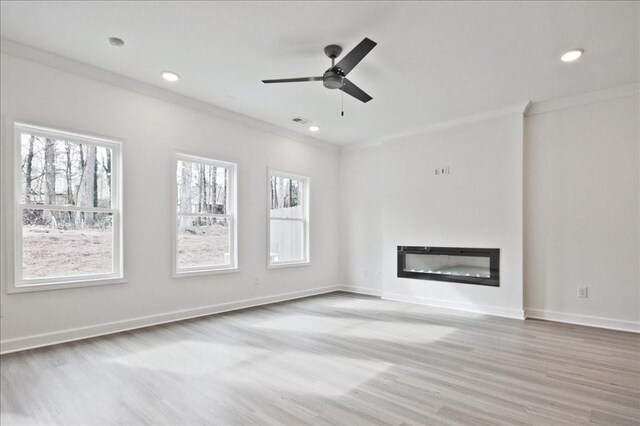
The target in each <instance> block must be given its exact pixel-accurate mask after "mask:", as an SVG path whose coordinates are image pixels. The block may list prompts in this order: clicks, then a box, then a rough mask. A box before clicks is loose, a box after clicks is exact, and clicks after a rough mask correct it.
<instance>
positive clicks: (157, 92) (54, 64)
mask: <svg viewBox="0 0 640 426" xmlns="http://www.w3.org/2000/svg"><path fill="white" fill-rule="evenodd" d="M0 52H2V53H3V54H6V55H10V56H15V57H17V58H20V59H25V60H27V61H31V62H35V63H38V64H41V65H45V66H48V67H51V68H56V69H58V70H62V71H66V72H69V73H72V74H76V75H79V76H81V77H85V78H89V79H92V80H96V81H99V82H102V83H106V84H110V85H112V86H116V87H119V88H121V89H125V90H130V91H132V92H137V93H140V94H143V95H146V96H149V97H152V98H155V99H158V100H160V101H164V102H169V103H172V104H176V105H179V106H181V107H184V108H188V109H191V110H194V111H197V112H201V113H204V114H207V115H210V116H213V117H216V118H220V119H223V120H227V121H232V122H234V123H237V124H241V125H243V126H247V127H251V128H253V129H257V130H260V131H263V132H266V133H270V134H272V135H276V136H280V137H283V138H286V139H289V140H291V141H295V142H301V143H304V144H307V145H312V146H315V147H317V148H322V149H327V150H329V151H333V152H338V151H339V150H340V148H339V147H338V146H337V145H334V144H332V143H330V142H327V141H324V140H321V139H317V138H313V137H310V136H305V135H302V134H299V133H296V132H293V131H291V130H288V129H285V128H282V127H279V126H276V125H273V124H270V123H267V122H264V121H261V120H258V119H255V118H251V117H248V116H246V115H243V114H239V113H237V112H233V111H230V110H227V109H224V108H221V107H218V106H215V105H213V104H210V103H207V102H204V101H200V100H197V99H194V98H191V97H189V96H184V95H180V94H178V93H175V92H171V91H169V90H166V89H163V88H160V87H156V86H153V85H151V84H148V83H143V82H141V81H138V80H134V79H132V78H129V77H125V76H123V75H120V74H115V73H112V72H110V71H107V70H104V69H102V68H97V67H94V66H92V65H88V64H85V63H82V62H78V61H75V60H73V59H69V58H65V57H62V56H58V55H55V54H53V53H49V52H46V51H44V50H39V49H36V48H34V47H30V46H27V45H24V44H21V43H16V42H14V41H10V40H7V39H0Z"/></svg>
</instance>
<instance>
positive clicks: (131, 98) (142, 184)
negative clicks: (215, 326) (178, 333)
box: [0, 54, 340, 351]
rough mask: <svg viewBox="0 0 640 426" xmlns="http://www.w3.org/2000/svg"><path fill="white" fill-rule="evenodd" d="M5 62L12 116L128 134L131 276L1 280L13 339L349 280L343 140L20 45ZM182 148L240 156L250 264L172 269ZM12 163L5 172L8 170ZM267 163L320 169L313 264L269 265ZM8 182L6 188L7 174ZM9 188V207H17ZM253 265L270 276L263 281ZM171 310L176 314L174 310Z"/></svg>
mask: <svg viewBox="0 0 640 426" xmlns="http://www.w3.org/2000/svg"><path fill="white" fill-rule="evenodd" d="M1 64H2V72H1V105H2V111H1V113H2V116H3V118H4V117H6V116H13V117H16V118H20V119H22V120H29V121H33V122H35V123H43V124H48V125H51V126H55V127H58V128H61V129H71V130H75V131H82V132H86V133H90V134H92V133H94V134H100V135H105V136H111V137H115V138H119V139H124V140H125V142H124V145H123V151H124V256H125V276H126V279H127V280H128V281H129V282H128V283H127V284H120V285H109V286H97V287H90V288H80V289H67V290H54V291H45V292H35V293H21V294H7V293H6V289H5V288H3V289H2V294H1V296H2V314H3V318H2V321H1V328H0V333H1V335H2V348H3V350H5V351H7V350H11V349H15V348H18V347H24V346H28V345H33V344H41V343H46V342H48V341H54V340H59V339H63V338H73V337H80V336H84V335H88V334H92V333H98V332H105V331H111V330H113V329H118V328H125V327H130V326H136V325H142V324H145V323H149V322H153V321H160V320H164V319H170V318H178V317H181V316H188V315H190V314H198V313H206V312H209V311H211V310H212V309H208V308H203V307H207V306H211V305H220V304H226V305H223V307H222V308H219V309H223V308H224V309H227V308H231V307H235V306H242V305H243V303H244V304H247V303H254V302H260V301H265V300H272V299H273V300H275V299H278V298H279V297H280V296H279V295H284V296H287V295H289V296H291V295H301V294H308V293H313V292H315V291H322V290H323V289H325V291H326V288H333V287H331V286H335V285H336V284H339V281H340V280H339V266H338V264H339V261H338V253H337V250H336V248H337V247H338V246H339V240H338V231H339V230H338V226H337V224H338V222H339V215H338V210H337V208H336V205H337V197H338V196H337V194H338V176H339V154H338V153H337V152H336V151H335V150H332V149H329V148H327V149H322V148H319V147H315V146H311V145H307V144H302V143H299V142H293V141H291V140H288V139H285V138H283V137H280V136H276V135H274V134H271V133H267V132H264V131H260V130H256V129H255V128H251V127H247V126H244V125H241V124H236V123H233V122H230V121H228V120H222V119H220V118H216V117H214V116H212V115H207V114H203V113H200V112H196V111H194V110H191V109H187V108H184V107H181V106H178V105H176V104H172V103H168V102H163V101H160V100H158V99H155V98H152V97H149V96H145V95H143V94H140V93H136V92H133V91H129V90H125V89H122V88H119V87H116V86H112V85H109V84H105V83H101V82H98V81H95V80H92V79H88V78H85V77H80V76H78V75H75V74H71V73H69V72H65V71H60V70H58V69H54V68H50V67H47V66H44V65H40V64H36V63H34V62H29V61H26V60H23V59H18V58H16V57H14V56H9V55H6V54H3V55H2V58H1ZM5 127H6V126H5ZM7 133H8V132H7V129H6V128H3V133H2V144H3V145H4V144H7V143H12V140H11V138H10V137H7ZM176 149H177V150H182V151H186V152H191V153H195V154H199V155H203V156H210V157H213V158H216V159H220V160H227V161H234V162H237V164H238V210H239V216H238V220H239V224H238V229H239V266H240V268H241V272H239V273H232V274H221V275H212V276H203V277H189V278H179V279H172V278H171V243H172V241H171V219H172V212H173V206H172V201H171V198H172V188H171V185H172V184H173V183H174V182H175V177H174V170H173V156H174V152H175V150H176ZM3 160H4V166H6V164H7V161H6V159H3ZM4 166H3V173H8V172H9V170H8V169H7V168H6V167H4ZM267 167H273V168H275V169H278V170H286V171H291V172H295V173H299V174H301V175H305V176H309V177H310V178H311V182H312V189H311V211H310V216H311V221H312V223H311V231H310V232H311V235H310V241H311V250H310V251H311V262H312V264H311V266H303V267H297V268H284V269H275V270H267V268H266V265H267V242H266V235H267V229H266V227H267V223H268V222H267V211H266V209H267V203H266V201H267V193H266V188H267V185H266V183H265V182H266V181H265V179H267ZM5 178H6V175H5ZM3 185H5V186H3V189H2V193H3V196H4V194H6V192H7V191H6V189H7V187H6V185H8V180H7V179H3ZM6 198H7V197H5V198H4V199H3V200H2V209H1V211H2V216H3V218H4V216H5V213H6V211H7V209H10V208H11V202H10V200H8V199H6ZM3 257H4V256H3ZM3 262H4V259H3ZM5 267H6V264H5V263H3V270H4V269H5ZM255 275H257V276H259V277H260V279H261V280H262V284H260V285H257V286H256V285H254V284H253V277H254V276H255ZM5 285H6V283H5V282H4V280H3V287H4V286H5ZM328 286H329V287H328ZM318 289H320V290H318ZM284 296H282V297H284ZM256 298H257V299H258V300H253V299H256ZM249 299H251V300H249ZM247 300H249V301H248V302H247ZM196 308H203V309H196ZM216 309H218V308H216ZM175 311H182V312H175ZM168 312H173V313H172V314H170V315H164V314H166V313H168ZM141 317H145V318H141ZM132 319H134V320H132ZM118 321H121V322H120V323H118ZM114 322H115V323H114ZM101 324H102V325H103V326H99V327H94V326H97V325H101ZM104 324H108V326H104ZM65 330H66V331H65ZM49 333H53V334H49Z"/></svg>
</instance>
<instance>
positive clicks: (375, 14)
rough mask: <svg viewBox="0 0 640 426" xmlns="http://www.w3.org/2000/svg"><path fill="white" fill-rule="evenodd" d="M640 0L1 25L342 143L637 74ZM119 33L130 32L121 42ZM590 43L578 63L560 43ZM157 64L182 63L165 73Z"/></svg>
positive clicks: (62, 50)
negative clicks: (344, 76)
mask: <svg viewBox="0 0 640 426" xmlns="http://www.w3.org/2000/svg"><path fill="white" fill-rule="evenodd" d="M639 28H640V3H638V2H620V3H618V2H612V1H608V2H575V1H568V2H526V3H525V2H483V3H481V2H422V3H421V2H406V3H403V2H399V1H393V2H319V1H318V2H215V3H214V2H167V1H163V2H151V1H143V2H54V1H45V2H27V1H20V2H8V1H3V2H2V3H1V35H2V37H3V38H5V39H8V40H12V41H16V42H19V43H23V44H26V45H30V46H33V47H36V48H39V49H42V50H46V51H50V52H52V53H55V54H58V55H60V56H65V57H68V58H71V59H74V60H76V61H80V62H84V63H87V64H90V65H93V66H96V67H99V68H103V69H106V70H109V71H112V72H115V73H117V74H121V75H124V76H127V77H130V78H133V79H136V80H140V81H143V82H146V83H150V84H153V85H156V86H160V87H164V88H166V89H168V90H171V91H175V92H177V93H180V94H182V95H186V96H189V97H192V98H196V99H198V100H201V101H205V102H208V103H211V104H214V105H216V106H219V107H223V108H226V109H229V110H232V111H235V112H238V113H241V114H244V115H247V116H249V117H253V118H257V119H259V120H262V121H266V122H269V123H272V124H275V125H277V126H280V127H284V128H288V129H290V130H294V131H297V132H301V133H305V134H308V131H307V129H306V126H301V125H299V124H295V123H292V122H291V121H290V120H291V118H292V117H294V116H302V117H305V118H308V119H310V120H312V121H313V122H314V123H317V124H318V125H319V126H320V127H321V131H320V132H319V133H318V134H314V135H313V136H314V137H316V138H318V139H322V140H324V141H328V142H331V143H334V144H339V145H345V144H353V143H362V142H372V141H375V140H379V139H386V138H389V137H392V136H393V135H398V134H405V133H411V132H413V131H416V130H418V129H420V128H424V127H427V126H429V125H431V124H435V123H439V122H442V121H446V120H452V119H456V118H459V117H462V116H466V115H471V114H476V113H479V112H482V111H487V110H492V109H499V108H504V107H507V106H511V105H513V104H516V103H519V102H523V101H527V100H532V101H534V102H535V101H541V100H548V99H555V98H561V97H566V96H571V95H576V94H580V93H585V92H590V91H596V90H602V89H607V88H611V87H617V86H622V85H628V84H636V83H638V81H639V74H640V71H639V63H640V57H639V50H640V32H639V31H640V30H639ZM110 36H117V37H120V38H122V39H124V40H125V43H126V45H125V46H124V47H123V48H115V47H112V46H111V45H110V44H109V43H108V38H109V37H110ZM364 37H369V38H371V39H373V40H374V41H376V42H378V46H377V47H376V48H375V49H373V51H372V52H371V53H370V54H369V55H368V56H367V57H366V58H365V59H364V60H363V61H362V62H361V63H360V65H358V67H357V68H356V69H355V70H354V71H353V72H352V73H351V74H350V75H349V78H350V79H351V80H352V81H353V82H354V83H356V84H357V85H358V86H360V87H361V88H362V89H363V90H365V91H366V92H368V93H369V94H370V95H371V96H373V100H372V101H371V102H369V103H367V104H362V103H360V102H359V101H356V100H355V99H352V98H350V97H349V96H346V95H345V97H344V108H345V116H344V117H341V116H340V109H341V107H340V103H341V96H340V95H341V93H342V92H340V91H336V90H334V91H332V90H328V89H325V88H324V87H323V86H322V83H320V82H309V83H295V84H282V85H264V84H262V83H261V82H260V80H261V79H268V78H285V77H303V76H313V75H321V74H322V73H323V72H324V71H325V70H326V69H327V68H328V67H329V64H330V62H329V59H328V58H327V57H326V56H324V53H323V48H324V46H325V45H327V44H331V43H337V44H340V45H342V46H343V47H344V49H345V52H346V51H349V50H350V49H351V48H353V47H354V46H355V45H356V44H357V43H358V42H359V41H360V40H362V39H363V38H364ZM573 47H583V48H584V49H585V51H586V53H585V55H584V56H583V58H582V59H580V60H579V61H578V62H577V63H572V64H564V63H562V62H560V60H559V57H560V55H561V54H562V53H563V52H564V51H566V50H568V49H570V48H573ZM162 70H172V71H176V72H177V73H179V74H180V75H181V76H182V79H181V80H180V81H179V82H177V83H173V84H171V83H167V82H164V81H163V80H162V79H161V78H160V72H161V71H162Z"/></svg>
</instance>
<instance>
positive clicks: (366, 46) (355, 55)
mask: <svg viewBox="0 0 640 426" xmlns="http://www.w3.org/2000/svg"><path fill="white" fill-rule="evenodd" d="M377 44H378V43H376V42H375V41H373V40H370V39H368V38H367V37H365V38H364V40H362V41H361V42H360V44H358V45H357V46H356V47H354V48H353V50H352V51H351V52H349V53H347V55H346V56H345V57H344V58H342V60H340V62H338V63H337V64H336V65H335V66H334V67H333V68H332V70H334V71H337V72H338V73H339V74H342V75H347V74H349V73H350V72H351V70H352V69H354V68H355V66H356V65H358V63H359V62H360V61H361V60H362V58H364V57H365V56H367V54H368V53H369V52H371V49H373V48H374V47H376V45H377Z"/></svg>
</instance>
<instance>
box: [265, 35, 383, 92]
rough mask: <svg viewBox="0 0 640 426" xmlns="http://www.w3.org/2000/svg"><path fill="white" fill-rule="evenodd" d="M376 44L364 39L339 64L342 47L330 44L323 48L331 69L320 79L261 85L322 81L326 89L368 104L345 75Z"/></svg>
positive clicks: (306, 78)
mask: <svg viewBox="0 0 640 426" xmlns="http://www.w3.org/2000/svg"><path fill="white" fill-rule="evenodd" d="M376 44H377V43H376V42H375V41H373V40H371V39H369V38H366V37H365V39H364V40H362V41H361V42H360V43H359V44H358V45H357V46H356V47H354V48H353V50H351V51H350V52H349V53H347V54H346V56H345V57H344V58H342V60H340V62H338V63H337V64H336V63H335V61H336V58H337V57H338V56H340V54H341V53H342V47H340V46H338V45H336V44H330V45H328V46H327V47H325V48H324V53H325V55H327V56H328V57H329V58H330V59H331V68H329V69H328V70H327V71H325V73H324V74H323V75H322V77H300V78H284V79H277V80H262V82H263V83H297V82H303V81H322V84H323V85H324V87H326V88H327V89H332V90H334V89H340V90H342V91H343V92H344V93H346V94H347V95H350V96H353V97H354V98H356V99H358V100H360V101H362V102H369V101H370V100H371V99H373V98H372V97H371V96H369V95H368V94H367V93H366V92H365V91H364V90H362V89H360V88H359V87H358V86H356V85H355V84H353V83H352V82H351V81H350V80H349V79H348V78H347V74H349V73H350V72H351V70H353V69H354V68H355V66H356V65H358V64H359V63H360V61H361V60H362V59H363V58H364V57H365V56H366V55H367V54H368V53H369V52H370V51H371V49H373V48H374V47H376Z"/></svg>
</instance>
